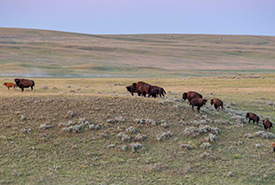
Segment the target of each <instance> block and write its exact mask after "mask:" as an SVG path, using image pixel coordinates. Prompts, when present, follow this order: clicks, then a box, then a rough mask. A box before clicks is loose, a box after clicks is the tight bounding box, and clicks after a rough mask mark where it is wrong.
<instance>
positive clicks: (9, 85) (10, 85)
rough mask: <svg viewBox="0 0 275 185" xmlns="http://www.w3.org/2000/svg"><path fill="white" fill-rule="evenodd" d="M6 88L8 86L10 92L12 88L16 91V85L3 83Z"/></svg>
mask: <svg viewBox="0 0 275 185" xmlns="http://www.w3.org/2000/svg"><path fill="white" fill-rule="evenodd" d="M3 85H4V86H6V87H7V88H8V89H9V90H10V87H12V88H13V90H14V91H15V83H6V82H5V83H3Z"/></svg>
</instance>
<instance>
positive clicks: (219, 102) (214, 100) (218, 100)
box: [210, 98, 223, 110]
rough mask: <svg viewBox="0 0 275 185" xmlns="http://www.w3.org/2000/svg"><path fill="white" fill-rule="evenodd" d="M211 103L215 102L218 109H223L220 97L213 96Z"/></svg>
mask: <svg viewBox="0 0 275 185" xmlns="http://www.w3.org/2000/svg"><path fill="white" fill-rule="evenodd" d="M210 104H211V105H213V104H214V107H215V109H216V110H217V109H218V108H219V107H221V109H222V110H223V101H222V100H220V99H218V98H213V99H212V100H211V102H210Z"/></svg>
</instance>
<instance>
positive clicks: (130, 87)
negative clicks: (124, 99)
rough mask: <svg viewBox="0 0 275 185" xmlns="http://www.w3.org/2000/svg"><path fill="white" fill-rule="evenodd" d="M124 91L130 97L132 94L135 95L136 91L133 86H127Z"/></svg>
mask: <svg viewBox="0 0 275 185" xmlns="http://www.w3.org/2000/svg"><path fill="white" fill-rule="evenodd" d="M126 89H127V91H129V92H130V93H131V94H132V96H134V93H137V90H136V88H135V87H134V86H133V85H129V86H127V87H126Z"/></svg>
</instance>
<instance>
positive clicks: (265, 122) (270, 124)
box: [263, 118, 273, 132]
mask: <svg viewBox="0 0 275 185" xmlns="http://www.w3.org/2000/svg"><path fill="white" fill-rule="evenodd" d="M263 124H264V129H268V131H269V132H270V129H271V127H273V125H272V123H271V121H269V119H268V118H266V119H265V120H264V121H263Z"/></svg>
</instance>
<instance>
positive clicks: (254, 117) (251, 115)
mask: <svg viewBox="0 0 275 185" xmlns="http://www.w3.org/2000/svg"><path fill="white" fill-rule="evenodd" d="M246 117H247V118H248V119H249V121H248V123H250V121H251V120H252V121H253V123H255V122H256V123H257V125H259V121H260V118H259V116H257V114H254V113H252V112H248V113H247V114H246Z"/></svg>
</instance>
